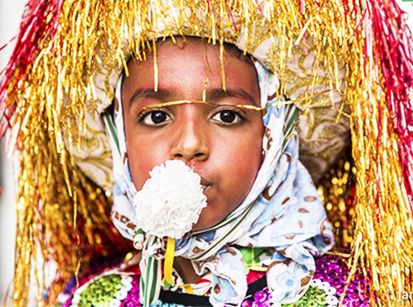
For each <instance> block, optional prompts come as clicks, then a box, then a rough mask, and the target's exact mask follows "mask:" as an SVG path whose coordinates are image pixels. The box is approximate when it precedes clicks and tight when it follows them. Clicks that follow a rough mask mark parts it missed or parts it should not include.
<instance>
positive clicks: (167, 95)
mask: <svg viewBox="0 0 413 307" xmlns="http://www.w3.org/2000/svg"><path fill="white" fill-rule="evenodd" d="M175 97H176V94H175V93H174V92H173V91H169V90H166V89H158V90H157V91H155V90H154V89H147V88H145V89H137V90H135V92H134V93H133V95H132V97H131V98H130V100H129V106H128V107H129V109H130V108H132V106H133V105H134V104H135V103H137V102H138V100H139V99H141V98H155V99H159V100H167V99H173V98H175ZM227 97H234V98H245V99H246V102H248V103H249V104H252V105H257V102H256V101H255V99H254V98H253V97H252V96H251V95H250V94H249V93H248V92H246V91H244V90H243V89H237V88H227V89H226V90H224V89H222V88H212V89H207V90H206V91H205V98H206V101H213V102H215V101H219V100H220V99H223V98H227Z"/></svg>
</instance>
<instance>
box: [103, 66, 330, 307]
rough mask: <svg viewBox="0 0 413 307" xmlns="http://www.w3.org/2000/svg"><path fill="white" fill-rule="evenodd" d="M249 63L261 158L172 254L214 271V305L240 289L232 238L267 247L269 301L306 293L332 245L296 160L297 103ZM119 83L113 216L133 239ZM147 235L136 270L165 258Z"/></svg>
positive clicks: (243, 283)
mask: <svg viewBox="0 0 413 307" xmlns="http://www.w3.org/2000/svg"><path fill="white" fill-rule="evenodd" d="M255 66H256V69H257V73H258V79H259V86H260V93H261V106H267V109H266V112H265V115H264V117H263V122H264V126H265V133H264V137H263V142H262V144H263V150H264V152H265V158H264V160H263V163H262V165H261V168H260V170H259V172H258V174H257V178H256V180H255V182H254V184H253V187H252V188H251V191H250V192H249V194H248V196H247V197H246V198H245V200H244V201H243V202H242V203H241V204H240V206H239V207H238V208H237V209H235V210H234V212H232V213H231V214H230V215H229V216H228V217H227V218H226V219H225V220H224V221H222V222H221V223H219V224H218V225H217V226H214V227H212V228H210V229H207V230H205V231H202V232H197V233H194V234H193V235H192V236H190V237H188V238H186V239H185V240H180V241H178V242H177V246H176V249H175V255H177V256H181V257H184V258H188V259H191V260H192V264H193V266H194V268H195V269H196V271H197V273H198V274H200V275H202V274H205V273H207V272H211V273H212V276H213V287H212V289H214V290H213V291H211V294H210V302H211V303H212V305H214V306H224V305H228V304H234V305H239V304H240V303H241V302H242V301H243V299H244V297H245V295H246V292H247V287H248V285H247V279H246V273H245V268H244V264H243V260H242V255H241V253H240V251H239V250H238V249H237V247H236V246H242V247H268V248H271V250H273V256H272V259H271V263H268V271H267V284H268V288H269V289H270V291H271V294H272V297H273V300H274V302H275V303H281V302H283V303H289V302H294V301H295V300H297V299H298V298H299V297H300V296H301V295H302V294H304V292H305V291H306V289H307V288H308V286H309V282H310V281H311V277H312V275H313V273H314V271H315V262H314V258H313V256H314V255H317V254H319V253H323V252H325V251H327V250H329V249H330V248H331V247H332V246H333V240H334V236H333V233H332V230H331V226H330V224H329V223H328V221H327V218H326V213H325V210H324V207H323V205H322V203H321V201H320V198H319V196H318V194H317V191H316V189H315V187H314V184H313V182H312V179H311V177H310V175H309V173H308V172H307V170H306V169H305V168H304V166H303V165H302V164H301V162H300V161H299V160H298V149H299V144H298V137H297V135H296V132H295V130H294V124H295V119H296V115H297V109H296V108H295V107H294V105H292V104H280V103H278V104H277V103H276V102H277V101H276V98H273V97H276V96H277V95H276V94H275V93H276V91H277V89H278V87H279V84H278V79H277V78H276V77H275V76H274V75H273V74H272V73H270V72H269V71H267V70H266V69H265V68H264V67H263V66H262V65H261V64H260V63H257V62H256V63H255ZM120 87H121V81H120V82H118V86H117V89H116V99H117V100H118V105H119V108H118V110H117V111H116V112H115V126H116V131H114V129H111V127H107V128H108V132H109V135H110V136H111V145H112V153H113V161H114V162H113V171H114V177H115V180H116V185H115V188H114V204H113V208H112V217H113V222H114V224H115V226H116V227H117V228H118V229H119V231H120V232H121V233H122V235H123V236H125V237H126V238H128V239H131V240H133V238H134V236H135V233H136V230H137V229H138V228H140V227H139V225H136V218H135V208H133V205H132V199H133V196H134V194H135V193H136V190H135V188H134V185H133V183H132V179H131V176H130V171H129V166H128V159H127V155H126V141H125V134H124V125H123V115H122V103H121V91H120ZM105 123H106V125H107V126H110V123H108V122H107V121H105ZM148 154H150V153H148ZM137 211H138V212H139V209H138V208H137ZM142 214H144V213H143V212H142ZM146 240H147V242H146V244H145V248H144V250H143V258H142V262H141V270H145V269H146V268H147V266H148V260H149V259H150V260H153V259H157V260H159V259H161V258H163V255H161V256H160V255H158V254H157V255H154V253H155V251H156V250H159V249H163V248H164V246H162V244H161V243H160V241H159V240H158V241H157V240H156V239H155V238H146ZM148 241H150V243H149V244H148ZM142 274H144V272H142ZM157 274H160V272H158V273H157ZM158 277H159V276H158ZM141 278H142V277H141ZM146 282H147V283H148V281H146Z"/></svg>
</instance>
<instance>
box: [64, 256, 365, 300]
mask: <svg viewBox="0 0 413 307" xmlns="http://www.w3.org/2000/svg"><path fill="white" fill-rule="evenodd" d="M315 263H316V267H317V269H316V272H315V278H314V279H313V280H312V281H311V283H310V286H309V288H308V290H307V291H306V292H305V294H304V295H303V296H302V297H301V298H300V299H299V300H298V301H296V302H294V303H291V304H282V305H281V306H285V307H293V306H295V307H308V306H338V304H339V301H340V296H341V295H342V294H343V293H344V296H343V300H342V306H344V307H350V306H357V307H359V306H363V307H366V306H369V304H368V299H369V286H368V284H367V283H366V280H365V277H364V276H363V274H362V273H361V272H360V271H357V272H356V275H355V278H354V280H353V281H352V282H351V283H350V284H348V288H347V290H346V291H345V292H344V289H345V286H346V283H345V281H346V279H347V277H348V274H349V269H348V267H347V265H346V263H345V262H344V261H343V260H342V259H341V258H339V257H337V256H332V255H325V256H322V257H320V258H316V261H315ZM251 273H252V274H255V272H251ZM139 278H140V275H139V273H137V272H135V273H131V272H124V271H122V270H120V269H111V270H109V271H107V272H105V273H102V274H100V275H99V274H98V275H97V276H94V277H88V278H85V279H83V280H82V281H81V283H83V285H82V286H81V287H79V288H78V289H75V290H74V293H72V295H70V298H69V299H67V300H66V301H65V302H62V305H63V306H64V307H69V306H82V307H83V306H122V307H124V306H130V307H132V306H140V303H139ZM71 292H73V289H72V288H68V289H67V293H68V294H69V293H71ZM156 306H169V307H172V306H183V305H177V304H165V303H162V301H158V303H157V304H156ZM241 306H243V307H247V306H255V307H266V306H276V305H274V304H273V303H272V298H271V292H270V291H269V289H268V288H267V287H264V288H262V289H259V290H258V291H256V292H255V293H254V294H252V295H250V296H249V297H247V298H246V299H244V300H243V302H242V304H241Z"/></svg>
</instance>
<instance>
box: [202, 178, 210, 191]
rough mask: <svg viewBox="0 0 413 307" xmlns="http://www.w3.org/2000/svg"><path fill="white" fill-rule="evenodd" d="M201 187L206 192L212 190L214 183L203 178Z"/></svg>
mask: <svg viewBox="0 0 413 307" xmlns="http://www.w3.org/2000/svg"><path fill="white" fill-rule="evenodd" d="M201 186H202V189H203V190H204V192H206V191H208V190H209V189H210V188H211V186H212V183H211V182H210V181H208V180H206V179H204V178H202V177H201Z"/></svg>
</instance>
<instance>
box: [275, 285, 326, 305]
mask: <svg viewBox="0 0 413 307" xmlns="http://www.w3.org/2000/svg"><path fill="white" fill-rule="evenodd" d="M327 296H328V294H327V293H326V292H325V291H324V290H323V289H320V288H318V287H311V286H310V287H309V288H308V290H307V292H306V293H305V294H304V295H303V296H302V297H301V298H300V299H299V300H298V301H297V302H295V303H292V304H282V306H283V307H320V306H326V305H327Z"/></svg>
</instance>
